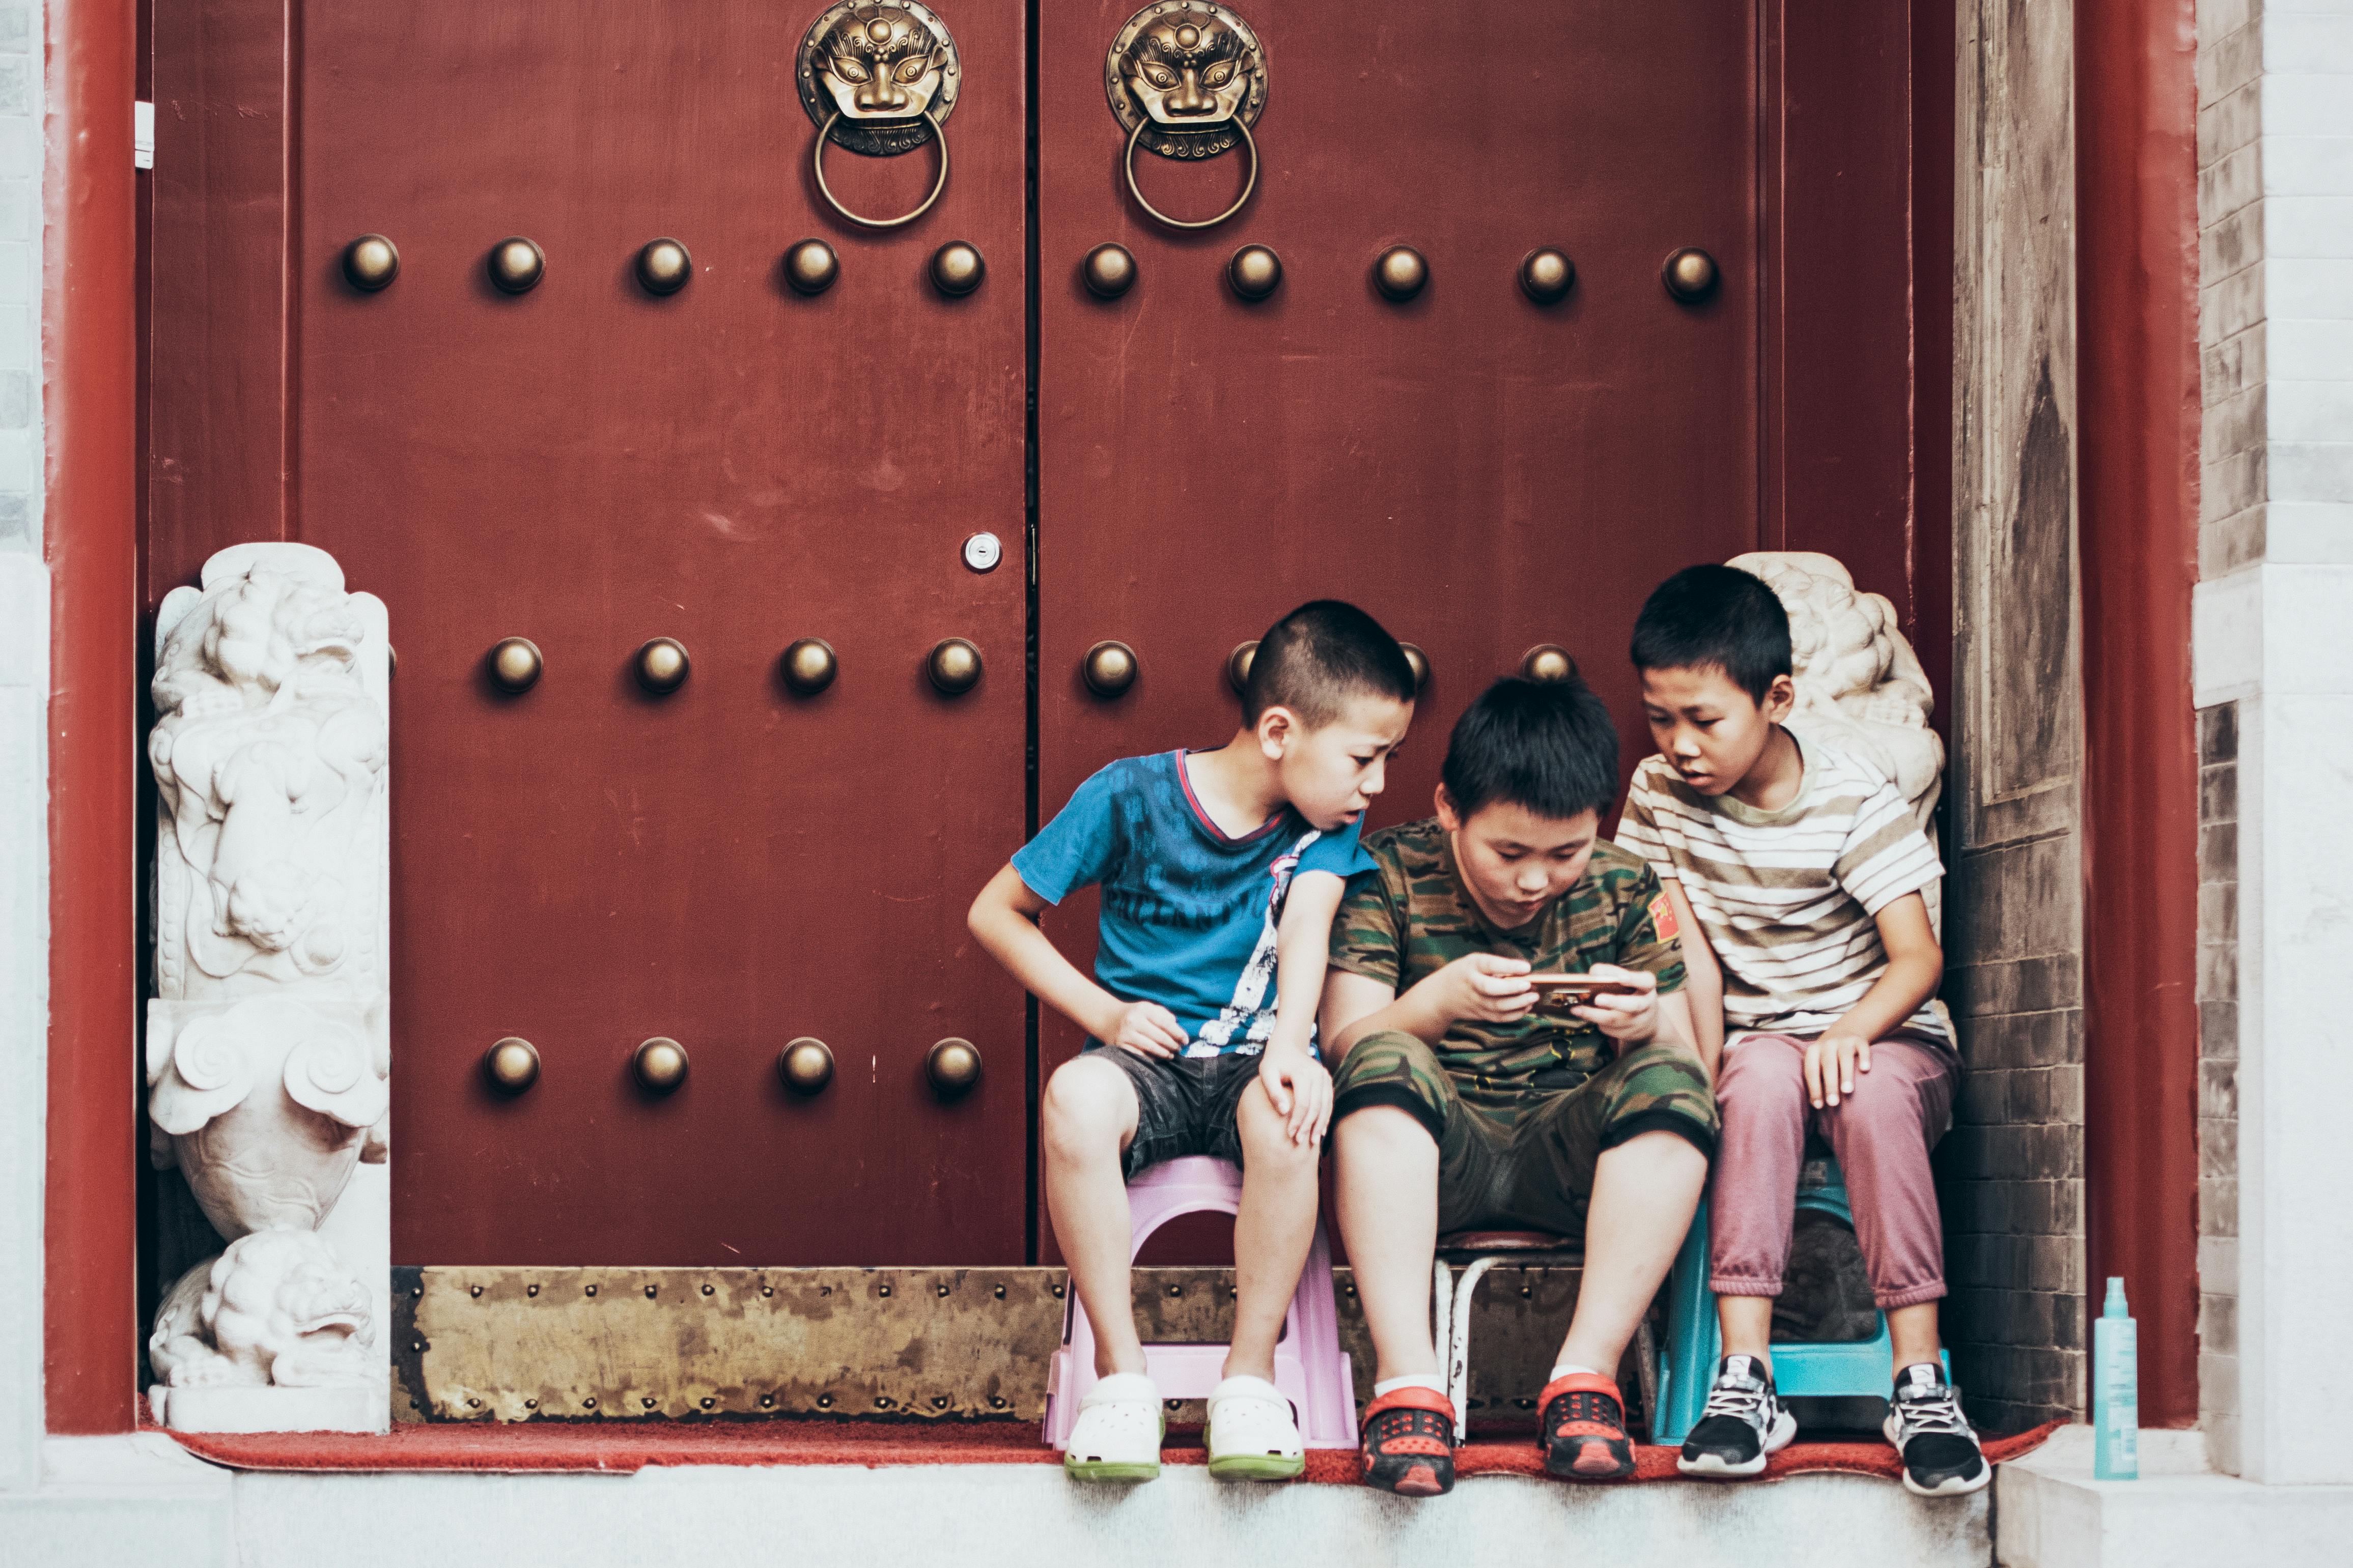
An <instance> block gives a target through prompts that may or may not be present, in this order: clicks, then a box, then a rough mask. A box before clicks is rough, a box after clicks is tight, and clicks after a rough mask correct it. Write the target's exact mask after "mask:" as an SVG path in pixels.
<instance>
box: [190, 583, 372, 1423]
mask: <svg viewBox="0 0 2353 1568" xmlns="http://www.w3.org/2000/svg"><path fill="white" fill-rule="evenodd" d="M203 583H204V586H203V587H202V589H200V590H199V589H195V588H177V589H174V591H173V592H172V593H171V595H169V596H167V597H166V598H165V599H164V605H163V608H162V610H161V611H160V612H159V613H158V615H157V616H156V622H155V642H156V652H155V679H154V696H155V714H156V718H155V728H154V730H153V731H152V732H151V733H150V734H149V736H148V743H147V756H148V761H149V763H150V764H151V765H152V766H153V770H154V774H155V786H156V805H157V833H156V851H155V999H154V1000H153V1001H152V1002H150V1003H149V1004H148V1009H147V1062H146V1068H147V1115H148V1121H149V1140H150V1149H151V1153H152V1157H153V1160H154V1162H155V1163H156V1165H157V1167H158V1168H159V1169H161V1168H166V1167H169V1166H172V1165H177V1166H178V1167H179V1169H180V1171H181V1172H182V1173H183V1174H185V1176H186V1178H187V1182H188V1187H189V1190H190V1191H191V1192H192V1193H193V1194H195V1200H196V1202H197V1204H198V1205H200V1206H201V1207H202V1208H203V1210H204V1213H205V1216H206V1218H207V1219H208V1220H210V1221H211V1222H212V1225H213V1228H214V1229H216V1231H218V1232H219V1233H220V1235H221V1237H222V1240H223V1242H224V1243H225V1247H224V1249H223V1250H222V1251H221V1252H220V1253H219V1254H217V1255H216V1256H215V1257H212V1258H206V1260H205V1261H204V1262H202V1263H199V1264H197V1265H196V1266H195V1268H192V1269H190V1270H189V1271H188V1272H187V1273H186V1274H185V1275H184V1276H182V1278H181V1279H180V1280H179V1282H178V1283H177V1284H175V1285H174V1286H173V1287H172V1288H171V1289H170V1290H169V1291H168V1292H166V1293H165V1295H164V1302H163V1305H162V1307H161V1308H160V1309H159V1310H158V1311H157V1313H156V1316H155V1323H154V1328H153V1333H152V1334H151V1336H150V1338H149V1340H148V1355H149V1360H150V1362H151V1363H152V1364H153V1368H154V1372H155V1375H156V1378H157V1383H156V1384H155V1386H154V1388H153V1390H152V1391H151V1394H150V1399H151V1402H152V1403H153V1406H154V1409H155V1413H156V1416H157V1418H158V1419H159V1420H161V1421H163V1422H164V1424H165V1425H166V1426H174V1427H177V1428H179V1429H181V1430H183V1431H246V1432H255V1431H369V1432H373V1431H382V1430H385V1428H386V1426H388V1423H389V1418H390V1378H391V1360H390V1352H391V1346H390V1343H389V1339H388V1335H389V1331H390V1325H391V1321H392V1319H391V1310H390V1309H391V1302H390V1298H389V1289H390V1276H391V1188H390V1184H389V1181H388V1179H387V1170H386V1165H385V1159H386V1153H387V1147H388V1135H389V1119H388V1111H387V1105H388V1100H389V1094H390V1085H391V1077H390V1069H391V1040H392V1036H391V1027H390V1018H389V1001H390V994H389V968H388V964H387V958H388V951H387V950H388V945H389V940H390V927H391V921H390V911H391V905H390V899H389V881H390V879H389V865H390V851H391V837H390V813H389V810H388V807H387V802H386V775H385V763H386V726H385V716H386V713H387V711H388V704H387V700H386V699H387V696H388V693H387V690H386V684H387V680H388V678H389V675H390V664H389V658H388V654H389V646H390V645H389V644H388V643H387V642H386V640H385V607H384V602H383V601H382V600H380V599H378V598H376V597H375V595H371V594H349V593H345V592H344V591H343V568H342V567H340V566H338V565H337V564H336V563H335V561H334V558H333V557H332V556H331V555H329V554H328V553H327V552H325V551H323V550H318V549H314V548H312V547H311V546H309V545H306V544H285V543H261V544H240V545H237V546H234V547H232V548H230V549H227V550H224V551H222V552H219V553H218V554H216V555H215V556H214V557H213V558H212V559H211V560H210V561H208V562H206V563H205V569H204V577H203Z"/></svg>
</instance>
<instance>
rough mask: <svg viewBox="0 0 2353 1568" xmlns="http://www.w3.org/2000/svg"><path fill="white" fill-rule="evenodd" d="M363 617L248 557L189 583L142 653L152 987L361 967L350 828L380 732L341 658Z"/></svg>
mask: <svg viewBox="0 0 2353 1568" xmlns="http://www.w3.org/2000/svg"><path fill="white" fill-rule="evenodd" d="M364 629H365V628H364V625H363V623H362V620H361V618H360V616H359V615H358V614H357V613H356V611H355V609H354V607H353V602H352V596H351V595H347V594H343V593H342V592H340V591H338V590H335V589H331V588H329V587H327V586H325V585H324V584H322V583H320V582H318V581H316V580H315V579H314V578H311V577H309V576H305V575H303V574H301V573H299V572H295V571H289V570H286V569H283V568H280V567H274V566H273V565H272V564H270V563H267V562H264V563H256V564H255V565H254V566H253V568H252V569H251V571H250V572H249V573H248V574H247V575H245V576H242V577H237V578H234V579H232V580H230V581H228V582H227V583H224V584H221V585H220V586H218V587H216V588H215V589H212V590H211V591H209V592H207V593H206V594H205V595H204V596H203V598H202V599H201V600H200V601H199V602H198V603H197V604H196V605H195V607H194V608H193V609H191V610H190V611H188V612H187V614H186V615H185V616H183V617H182V619H181V620H180V623H179V624H178V625H177V626H174V628H173V629H172V633H171V636H170V637H167V638H166V639H165V640H164V646H163V647H162V648H161V649H160V650H159V651H158V653H157V655H156V659H155V679H154V682H153V695H154V699H155V713H156V719H155V728H154V729H153V731H150V732H149V735H148V740H147V757H148V762H149V763H150V764H151V765H152V766H153V769H154V773H155V788H156V793H157V795H158V796H159V798H160V800H161V802H162V805H163V808H164V817H165V822H164V828H165V831H166V832H167V833H168V834H169V835H170V842H169V843H168V844H167V845H166V846H165V847H164V850H163V852H162V853H161V854H160V855H159V856H158V863H157V868H156V870H157V887H156V892H157V895H158V897H157V903H158V909H157V931H156V959H155V962H156V972H157V980H158V983H159V989H160V990H161V991H162V992H163V994H165V995H177V996H184V997H189V998H195V997H199V996H203V995H206V994H238V993H240V992H244V991H249V990H250V989H252V988H253V987H254V986H256V985H258V984H261V985H266V984H269V983H272V982H277V983H280V984H284V983H289V982H293V981H298V980H303V979H311V978H331V977H339V975H338V972H339V971H343V970H344V969H346V968H347V967H348V966H350V965H352V964H353V963H355V962H356V963H358V964H359V966H360V967H362V968H369V967H373V962H374V959H375V954H374V953H373V952H370V951H369V949H370V948H371V947H372V938H373V936H374V933H375V926H376V924H377V921H376V914H377V905H378V902H379V890H378V889H377V887H376V885H375V881H376V878H375V859H374V858H373V857H372V856H371V855H369V854H368V853H367V852H366V849H365V838H366V829H367V827H368V826H369V825H370V824H371V822H372V821H373V818H374V816H375V811H376V809H377V807H378V805H379V795H380V790H381V783H382V778H383V774H384V767H385V751H386V744H385V742H386V736H385V717H384V712H383V710H382V709H381V708H379V707H378V706H377V705H376V702H375V700H374V699H373V698H371V697H370V696H369V695H368V694H367V691H366V689H365V688H364V685H363V683H362V682H361V680H360V678H359V674H358V671H357V669H356V668H355V664H356V659H357V655H358V650H359V645H360V643H361V640H362V638H363V637H364ZM373 978H374V976H373V975H370V976H366V977H362V976H360V975H352V976H350V981H351V982H353V983H356V984H363V985H364V984H366V983H367V981H368V980H372V979H373Z"/></svg>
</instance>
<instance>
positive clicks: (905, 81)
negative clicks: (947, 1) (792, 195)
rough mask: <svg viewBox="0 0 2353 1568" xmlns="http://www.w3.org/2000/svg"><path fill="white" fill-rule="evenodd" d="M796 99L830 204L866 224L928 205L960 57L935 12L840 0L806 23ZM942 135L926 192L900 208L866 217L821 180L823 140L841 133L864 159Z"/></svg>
mask: <svg viewBox="0 0 2353 1568" xmlns="http://www.w3.org/2000/svg"><path fill="white" fill-rule="evenodd" d="M794 77H795V79H796V80H797V83H798V85H799V88H800V95H801V107H802V108H804V109H806V110H808V117H809V118H810V119H811V120H813V121H816V122H817V127H818V132H817V150H816V152H815V153H812V154H810V159H809V162H810V165H811V167H812V168H813V169H814V171H815V173H816V174H817V188H818V194H819V195H822V196H824V197H825V199H826V201H827V203H828V205H831V206H832V208H833V210H834V211H836V212H838V213H839V214H840V215H841V216H844V217H846V218H848V219H849V221H850V222H852V223H854V224H860V225H862V226H865V227H867V228H897V227H899V226H901V225H902V224H910V223H913V222H914V221H915V220H916V219H917V218H919V217H921V216H923V215H924V214H925V213H927V212H929V211H931V210H932V204H933V203H934V202H936V201H938V200H939V199H940V193H941V192H942V191H944V190H945V189H947V184H948V132H947V121H948V115H949V114H950V113H951V112H952V111H954V110H955V101H956V92H957V90H958V89H960V88H961V87H962V85H963V80H964V66H963V63H962V62H961V61H960V60H959V59H958V58H956V47H955V37H953V36H951V35H950V34H949V32H948V29H947V24H945V23H944V22H942V21H941V20H940V18H939V15H938V13H936V12H934V11H933V10H932V9H931V8H930V7H929V6H927V5H917V4H916V3H915V0H889V3H887V4H879V3H877V0H842V3H841V4H839V5H832V6H828V8H827V9H826V11H825V13H824V14H823V15H822V16H818V19H817V20H816V21H814V22H812V23H810V24H809V30H808V32H807V34H806V35H805V36H804V37H802V39H801V49H800V62H799V65H798V68H797V69H796V70H795V72H794ZM934 140H936V141H937V142H939V144H940V174H939V178H938V179H936V180H934V181H933V182H932V194H931V195H927V196H925V197H924V198H923V205H921V206H919V207H917V208H916V209H915V210H914V211H913V212H911V213H908V214H905V215H904V216H900V217H867V216H864V215H862V214H860V213H854V212H851V211H850V210H849V208H848V207H846V206H844V205H841V198H840V197H839V196H837V195H834V194H833V190H832V187H831V186H829V185H828V184H826V183H825V147H826V143H827V142H839V143H840V144H841V145H843V146H844V147H847V148H849V150H850V151H851V152H853V153H863V154H865V155H866V156H867V157H870V158H895V157H897V156H898V155H899V154H900V153H912V152H913V151H914V150H915V149H916V148H918V147H921V146H922V145H923V143H924V142H931V141H934Z"/></svg>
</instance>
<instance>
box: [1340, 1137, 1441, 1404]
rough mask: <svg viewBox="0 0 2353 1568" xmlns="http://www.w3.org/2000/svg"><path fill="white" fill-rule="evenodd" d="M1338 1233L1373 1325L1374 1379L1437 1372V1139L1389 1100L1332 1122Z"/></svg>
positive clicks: (1367, 1321)
mask: <svg viewBox="0 0 2353 1568" xmlns="http://www.w3.org/2000/svg"><path fill="white" fill-rule="evenodd" d="M1332 1148H1333V1157H1334V1158H1335V1160H1336V1161H1337V1162H1338V1165H1337V1176H1338V1180H1337V1182H1336V1183H1335V1188H1336V1191H1335V1198H1336V1200H1337V1206H1338V1208H1339V1211H1340V1212H1339V1219H1340V1235H1341V1237H1343V1238H1344V1239H1345V1240H1346V1242H1347V1244H1348V1263H1349V1266H1350V1267H1351V1268H1354V1269H1355V1270H1356V1300H1359V1301H1360V1302H1362V1303H1363V1304H1364V1308H1365V1325H1366V1328H1368V1329H1370V1330H1371V1331H1372V1335H1373V1353H1374V1358H1375V1371H1374V1373H1373V1375H1374V1378H1375V1380H1376V1381H1381V1380H1386V1379H1388V1378H1392V1377H1419V1376H1431V1375H1435V1374H1436V1373H1437V1372H1438V1370H1439V1366H1438V1351H1437V1348H1436V1347H1435V1346H1433V1345H1432V1344H1431V1343H1430V1262H1431V1259H1432V1258H1435V1257H1436V1256H1437V1252H1438V1142H1437V1140H1436V1139H1433V1138H1432V1137H1430V1132H1429V1130H1428V1129H1426V1128H1424V1127H1423V1126H1422V1124H1421V1123H1420V1122H1419V1121H1415V1120H1414V1118H1413V1117H1412V1115H1411V1114H1410V1113H1409V1112H1407V1111H1405V1110H1400V1109H1398V1107H1397V1106H1394V1105H1368V1106H1366V1107H1365V1108H1364V1109H1363V1110H1357V1111H1354V1112H1352V1113H1351V1114H1350V1115H1348V1116H1347V1117H1346V1118H1345V1119H1344V1120H1342V1121H1338V1122H1335V1124H1334V1125H1333V1128H1332Z"/></svg>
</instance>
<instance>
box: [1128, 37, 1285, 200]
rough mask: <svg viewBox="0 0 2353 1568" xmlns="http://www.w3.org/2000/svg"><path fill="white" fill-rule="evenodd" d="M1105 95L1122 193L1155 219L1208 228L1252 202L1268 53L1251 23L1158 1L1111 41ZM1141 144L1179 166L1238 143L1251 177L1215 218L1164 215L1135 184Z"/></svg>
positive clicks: (1255, 180)
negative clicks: (1115, 131)
mask: <svg viewBox="0 0 2353 1568" xmlns="http://www.w3.org/2000/svg"><path fill="white" fill-rule="evenodd" d="M1103 94H1104V96H1105V97H1106V98H1108V99H1109V100H1111V111H1112V114H1113V116H1114V117H1115V118H1116V119H1117V120H1118V121H1119V122H1120V124H1122V125H1123V126H1124V127H1126V128H1127V153H1126V156H1125V157H1124V160H1123V161H1122V168H1123V169H1124V172H1125V174H1126V175H1127V191H1128V195H1132V196H1134V198H1135V205H1137V206H1139V207H1141V208H1143V209H1144V211H1145V214H1146V215H1148V216H1150V217H1151V218H1152V219H1153V220H1154V221H1155V222H1156V223H1160V224H1163V225H1165V226H1167V227H1169V228H1176V229H1203V228H1214V227H1216V226H1218V225H1219V224H1221V223H1223V222H1225V221H1226V220H1227V219H1228V218H1229V217H1232V216H1234V215H1235V214H1236V213H1238V212H1240V211H1241V210H1242V208H1243V206H1244V205H1247V204H1248V203H1249V201H1250V195H1251V193H1252V192H1254V191H1256V190H1257V189H1258V174H1259V152H1258V142H1257V139H1256V138H1254V137H1253V136H1251V135H1250V127H1251V126H1252V125H1253V124H1255V123H1257V121H1258V117H1259V116H1260V114H1261V113H1262V112H1264V111H1265V109H1266V49H1265V47H1264V46H1263V45H1261V43H1260V42H1259V40H1258V35H1257V34H1256V33H1254V32H1252V31H1251V30H1250V24H1249V23H1248V22H1245V21H1243V20H1242V19H1241V17H1240V16H1236V15H1235V14H1234V13H1233V12H1232V11H1231V10H1230V9H1229V8H1228V7H1226V6H1224V5H1217V4H1213V3H1212V0H1155V4H1153V5H1146V6H1145V7H1144V9H1142V10H1140V11H1138V12H1137V13H1136V14H1135V15H1134V16H1130V17H1129V18H1128V19H1127V23H1126V25H1125V26H1123V27H1121V28H1120V30H1119V34H1118V36H1117V37H1114V38H1113V40H1112V45H1111V53H1110V56H1109V58H1108V59H1107V61H1106V63H1105V68H1104V71H1103ZM1139 146H1142V147H1145V148H1147V149H1149V150H1150V151H1152V152H1154V153H1158V154H1159V155H1160V156H1162V157H1164V158H1175V159H1178V160H1180V161H1194V160H1198V159H1202V158H1214V157H1216V156H1218V155H1219V153H1224V152H1226V151H1228V150H1229V149H1230V148H1233V147H1236V146H1240V148H1241V149H1242V151H1243V153H1244V154H1245V155H1246V156H1248V157H1249V159H1250V174H1249V177H1248V178H1247V179H1245V180H1244V181H1243V183H1242V194H1241V195H1240V196H1238V197H1236V198H1235V199H1234V203H1233V205H1231V206H1229V207H1228V208H1226V210H1225V211H1223V212H1221V213H1219V215H1218V216H1215V217H1212V218H1200V219H1190V220H1188V219H1185V218H1175V217H1170V216H1168V215H1167V214H1166V213H1164V212H1162V211H1161V210H1160V209H1159V208H1157V207H1155V206H1154V205H1152V204H1151V203H1150V202H1148V201H1146V200H1145V196H1144V191H1143V189H1142V187H1141V186H1139V185H1138V184H1136V179H1135V150H1136V148H1137V147H1139Z"/></svg>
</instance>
